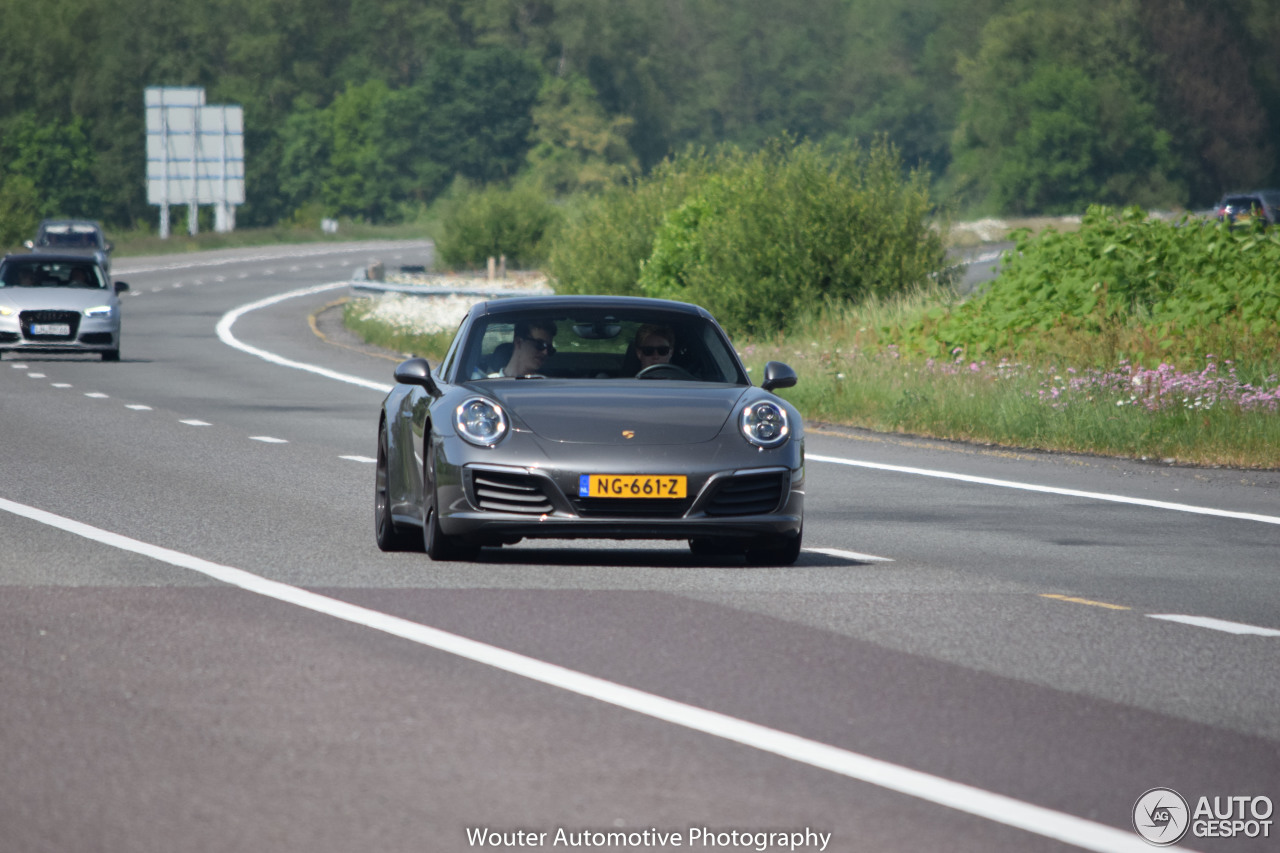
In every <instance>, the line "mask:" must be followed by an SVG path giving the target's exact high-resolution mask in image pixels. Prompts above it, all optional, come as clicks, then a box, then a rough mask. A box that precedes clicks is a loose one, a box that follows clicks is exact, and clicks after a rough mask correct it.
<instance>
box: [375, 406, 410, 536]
mask: <svg viewBox="0 0 1280 853" xmlns="http://www.w3.org/2000/svg"><path fill="white" fill-rule="evenodd" d="M374 480H375V485H374V492H373V533H374V537H375V539H376V540H377V542H378V548H379V549H380V550H383V551H421V550H422V537H420V536H418V535H416V531H413V530H406V529H405V528H403V527H401V526H400V525H398V524H396V523H395V520H394V519H392V517H391V491H390V489H391V476H390V465H389V461H388V452H387V428H386V427H385V426H384V427H382V428H381V429H379V430H378V466H377V474H376V475H375V476H374Z"/></svg>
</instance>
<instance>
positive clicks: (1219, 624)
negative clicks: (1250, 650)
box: [1147, 613, 1280, 637]
mask: <svg viewBox="0 0 1280 853" xmlns="http://www.w3.org/2000/svg"><path fill="white" fill-rule="evenodd" d="M1147 615H1148V616H1150V617H1151V618H1152V619H1164V620H1166V621H1169V622H1181V623H1182V624H1184V625H1195V626H1196V627H1197V628H1211V629H1212V630H1214V631H1226V632H1227V633H1228V634H1253V635H1255V636H1258V637H1280V631H1277V630H1276V629H1275V628H1260V627H1258V626H1257V625H1246V624H1244V623H1243V622H1228V621H1226V620H1225V619H1213V618H1211V617H1209V616H1183V615H1181V614H1178V613H1148V614H1147Z"/></svg>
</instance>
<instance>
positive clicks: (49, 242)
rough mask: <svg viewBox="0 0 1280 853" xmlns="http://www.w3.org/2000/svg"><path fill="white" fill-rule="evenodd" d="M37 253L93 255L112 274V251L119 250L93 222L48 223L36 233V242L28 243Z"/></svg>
mask: <svg viewBox="0 0 1280 853" xmlns="http://www.w3.org/2000/svg"><path fill="white" fill-rule="evenodd" d="M23 245H25V246H26V247H27V248H28V249H30V250H32V251H33V252H62V253H65V254H75V255H78V254H84V255H92V256H93V257H94V258H95V259H96V260H97V261H98V264H99V266H101V267H102V268H103V269H104V270H106V271H107V272H111V250H112V249H113V248H115V247H114V246H113V245H112V243H111V241H110V240H108V239H107V237H106V235H105V234H103V233H102V226H101V225H99V224H98V223H97V222H94V221H92V220H90V219H46V220H44V221H43V222H41V223H40V227H39V228H38V229H36V236H35V239H33V240H28V241H27V242H26V243H24V244H23Z"/></svg>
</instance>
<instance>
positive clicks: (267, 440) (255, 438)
mask: <svg viewBox="0 0 1280 853" xmlns="http://www.w3.org/2000/svg"><path fill="white" fill-rule="evenodd" d="M249 438H250V439H251V440H252V441H261V442H262V443H263V444H288V443H289V442H288V441H287V440H286V439H283V438H274V437H272V436H269V435H251V436H249Z"/></svg>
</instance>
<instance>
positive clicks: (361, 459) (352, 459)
mask: <svg viewBox="0 0 1280 853" xmlns="http://www.w3.org/2000/svg"><path fill="white" fill-rule="evenodd" d="M338 458H339V459H346V460H348V461H350V462H367V463H368V464H370V465H372V464H374V463H375V462H377V461H378V460H377V459H370V458H369V457H368V456H339V457H338Z"/></svg>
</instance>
